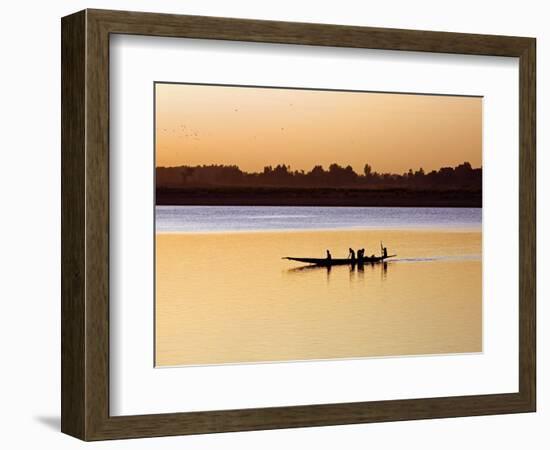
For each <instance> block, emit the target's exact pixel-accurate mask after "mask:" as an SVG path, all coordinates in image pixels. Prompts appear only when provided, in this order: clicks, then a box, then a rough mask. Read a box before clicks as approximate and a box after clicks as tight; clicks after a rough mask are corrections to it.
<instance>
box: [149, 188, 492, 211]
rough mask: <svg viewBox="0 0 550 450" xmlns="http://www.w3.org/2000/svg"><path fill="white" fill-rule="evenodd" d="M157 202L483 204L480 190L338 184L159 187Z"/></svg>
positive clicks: (466, 205)
mask: <svg viewBox="0 0 550 450" xmlns="http://www.w3.org/2000/svg"><path fill="white" fill-rule="evenodd" d="M156 204H157V205H217V206H224V205H227V206H379V207H384V206H392V207H463V208H464V207H467V208H480V207H481V206H482V193H481V191H470V190H458V189H456V190H412V189H347V188H344V189H338V188H315V189H310V188H262V187H254V188H244V187H243V188H239V187H235V188H234V187H231V188H216V187H204V188H198V187H196V188H184V189H181V188H158V189H157V190H156Z"/></svg>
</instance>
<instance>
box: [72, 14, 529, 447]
mask: <svg viewBox="0 0 550 450" xmlns="http://www.w3.org/2000/svg"><path fill="white" fill-rule="evenodd" d="M61 25H62V26H61V29H62V345H61V351H62V404H61V407H62V416H61V428H62V431H63V432H64V433H67V434H69V435H72V436H75V437H78V438H80V439H83V440H101V439H118V438H137V437H151V436H169V435H185V434H198V433H216V432H228V431H245V430H261V429H275V428H291V427H310V426H324V425H338V424H351V423H368V422H382V421H398V420H411V419H428V418H442V417H458V416H477V415H486V414H505V413H517V412H531V411H535V405H536V332H535V323H536V321H535V317H536V316H535V299H536V292H535V285H536V283H535V281H536V265H535V264H536V261H535V259H536V258H535V256H536V254H535V252H536V249H535V244H536V236H535V233H536V203H535V186H536V182H535V169H536V162H535V109H536V108H535V73H536V70H535V48H536V41H535V39H533V38H525V37H507V36H489V35H474V34H460V33H446V32H432V31H413V30H399V29H382V28H368V27H356V26H337V25H321V24H310V23H287V22H273V21H257V20H242V19H228V18H216V17H201V16H181V15H171V14H152V13H136V12H122V11H106V10H85V11H81V12H78V13H75V14H73V15H70V16H67V17H64V18H63V19H62V24H61ZM117 33H120V34H136V35H145V36H165V37H183V38H202V39H221V40H232V41H252V42H260V43H285V44H306V45H314V46H334V47H353V48H368V49H384V50H406V51H418V52H434V53H455V54H466V55H487V56H509V57H518V58H519V72H520V73H519V79H520V86H519V92H520V100H519V105H518V106H519V118H520V120H519V124H520V139H519V159H520V164H519V166H520V173H519V180H520V182H519V183H520V187H519V199H520V202H519V217H520V223H519V243H520V246H519V248H520V258H519V266H518V270H519V282H520V283H519V355H518V357H519V391H518V392H515V393H503V394H491V395H472V396H459V397H438V398H418V399H406V400H390V401H373V402H354V403H343V404H321V405H305V406H289V407H272V408H259V409H243V410H224V411H205V412H185V413H173V414H153V415H139V416H110V415H109V36H110V35H111V34H117Z"/></svg>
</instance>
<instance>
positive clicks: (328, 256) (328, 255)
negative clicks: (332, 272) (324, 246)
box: [327, 250, 332, 262]
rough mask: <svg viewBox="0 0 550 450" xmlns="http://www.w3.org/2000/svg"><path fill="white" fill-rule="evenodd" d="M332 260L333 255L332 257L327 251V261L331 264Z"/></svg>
mask: <svg viewBox="0 0 550 450" xmlns="http://www.w3.org/2000/svg"><path fill="white" fill-rule="evenodd" d="M331 259H332V255H331V254H330V252H329V251H328V250H327V261H329V262H330V260H331Z"/></svg>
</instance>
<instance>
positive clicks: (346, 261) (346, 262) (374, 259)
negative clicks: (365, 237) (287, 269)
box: [283, 255, 397, 266]
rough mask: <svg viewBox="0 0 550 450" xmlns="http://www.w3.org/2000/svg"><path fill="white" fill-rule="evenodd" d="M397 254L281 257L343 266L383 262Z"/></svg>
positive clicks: (321, 264)
mask: <svg viewBox="0 0 550 450" xmlns="http://www.w3.org/2000/svg"><path fill="white" fill-rule="evenodd" d="M395 256H397V255H388V256H374V257H370V256H369V257H365V258H362V259H361V260H359V259H350V258H331V259H327V258H295V257H292V256H286V257H285V258H283V259H288V260H289V261H297V262H301V263H305V264H313V265H316V266H345V265H356V264H357V265H361V264H376V263H379V262H383V261H384V260H386V259H388V258H393V257H395Z"/></svg>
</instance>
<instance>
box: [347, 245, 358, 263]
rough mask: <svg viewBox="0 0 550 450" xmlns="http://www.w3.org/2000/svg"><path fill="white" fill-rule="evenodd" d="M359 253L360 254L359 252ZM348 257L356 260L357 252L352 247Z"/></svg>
mask: <svg viewBox="0 0 550 450" xmlns="http://www.w3.org/2000/svg"><path fill="white" fill-rule="evenodd" d="M359 251H361V250H359ZM357 255H359V252H357ZM348 258H350V259H351V260H352V261H355V252H354V251H353V249H352V248H350V249H349V254H348Z"/></svg>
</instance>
